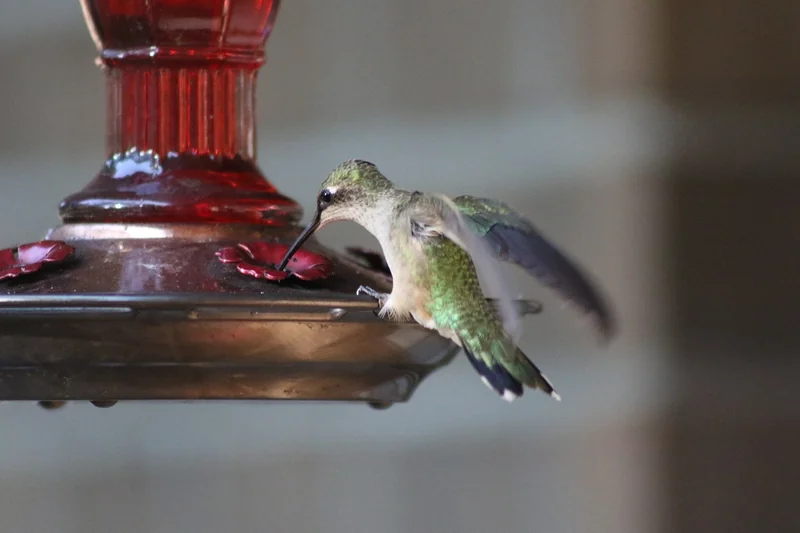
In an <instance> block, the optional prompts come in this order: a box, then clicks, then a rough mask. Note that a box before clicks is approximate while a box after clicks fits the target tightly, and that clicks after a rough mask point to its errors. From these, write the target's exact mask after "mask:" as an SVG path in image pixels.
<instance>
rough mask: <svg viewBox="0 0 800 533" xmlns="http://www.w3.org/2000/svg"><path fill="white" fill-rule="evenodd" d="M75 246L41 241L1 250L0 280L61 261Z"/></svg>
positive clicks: (28, 272) (35, 270)
mask: <svg viewBox="0 0 800 533" xmlns="http://www.w3.org/2000/svg"><path fill="white" fill-rule="evenodd" d="M74 251H75V248H73V247H72V246H70V245H69V244H66V243H63V242H61V241H39V242H31V243H28V244H23V245H20V246H18V247H17V248H6V249H4V250H0V281H2V280H4V279H10V278H16V277H17V276H22V275H23V274H32V273H34V272H38V271H39V269H41V268H42V265H44V264H45V263H60V262H61V261H64V260H65V259H67V258H68V257H69V256H71V255H72V252H74Z"/></svg>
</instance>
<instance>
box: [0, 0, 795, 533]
mask: <svg viewBox="0 0 800 533" xmlns="http://www.w3.org/2000/svg"><path fill="white" fill-rule="evenodd" d="M7 4H8V5H7V6H5V7H4V11H3V13H4V15H3V17H0V41H1V42H2V43H3V46H2V47H0V71H2V72H3V73H4V74H3V76H2V77H1V78H0V101H2V102H4V104H3V105H2V111H3V117H4V120H3V122H2V126H0V179H2V184H3V193H2V196H0V238H2V242H5V243H8V244H13V243H14V242H17V241H25V240H29V239H35V238H38V237H40V236H41V235H43V234H44V232H45V231H46V230H47V228H48V227H51V226H53V225H56V224H57V223H58V218H57V214H56V207H57V204H58V202H59V200H60V199H61V198H62V197H64V196H66V195H67V194H69V193H71V192H73V191H75V190H77V189H79V188H80V187H82V186H83V184H85V183H86V182H87V181H88V180H89V179H90V177H91V176H92V175H93V174H94V173H95V172H96V171H97V170H98V169H99V168H100V165H101V164H102V160H101V157H102V153H103V149H102V143H103V133H104V116H103V112H104V105H103V98H104V96H103V80H102V74H101V72H100V71H99V69H97V68H96V67H95V66H94V65H93V63H92V59H93V57H94V56H95V50H94V48H93V45H92V43H91V41H90V39H89V37H88V34H87V32H86V30H85V28H84V26H83V21H82V19H81V13H80V9H79V8H78V6H77V3H72V2H51V1H48V0H30V1H28V2H24V3H22V2H16V3H11V2H7ZM751 4H752V6H751ZM778 4H779V2H777V1H776V2H765V3H762V4H760V5H761V6H762V7H761V8H757V7H753V6H755V5H756V4H755V3H748V2H745V1H744V0H737V1H734V2H733V3H732V4H731V3H730V2H728V3H725V4H724V6H723V5H722V3H720V2H718V1H716V2H715V1H713V0H702V1H699V2H697V1H693V2H688V1H678V0H674V1H668V0H661V1H659V2H651V3H646V2H635V1H633V0H598V1H594V2H587V1H581V0H561V1H556V0H504V1H503V2H496V3H494V4H492V6H491V9H487V6H486V4H485V3H483V2H454V1H452V0H450V1H448V0H435V1H431V2H425V3H417V4H415V5H413V6H411V5H410V3H409V2H401V1H399V0H381V1H372V0H370V1H367V0H347V1H344V0H342V1H340V2H336V3H332V2H330V3H324V2H310V1H302V0H296V1H294V2H285V3H284V5H283V7H282V9H281V13H280V15H279V17H278V21H277V26H276V29H275V31H274V33H273V36H272V38H271V39H270V42H269V44H268V47H267V50H268V54H269V61H268V64H267V65H266V67H265V68H264V69H263V71H262V73H261V75H260V78H259V80H260V81H259V89H258V97H259V107H258V115H259V161H260V163H261V165H262V167H263V169H264V170H265V172H266V173H267V174H268V175H269V176H270V179H271V180H272V181H273V182H274V183H275V184H276V185H277V186H278V187H279V188H280V189H281V190H282V191H283V192H284V193H286V194H288V195H290V196H292V197H294V198H295V199H297V200H298V201H300V202H301V203H302V204H303V205H304V206H305V207H306V209H307V210H308V209H310V208H311V206H312V201H313V197H314V191H315V190H316V187H317V185H318V184H319V182H320V181H321V180H322V178H323V177H324V175H325V173H326V172H327V171H328V170H330V169H331V168H332V167H333V166H335V165H336V164H337V163H338V162H340V161H341V160H344V159H348V158H351V157H359V158H364V159H370V160H372V161H374V162H376V163H377V164H379V166H380V167H381V169H382V170H384V171H385V172H386V173H387V175H389V176H390V177H391V178H393V179H394V180H395V181H397V182H398V183H401V184H403V185H404V186H406V187H407V188H422V189H426V190H432V189H437V190H439V191H441V192H445V193H452V194H455V193H470V194H475V195H485V196H491V197H495V198H498V199H502V200H505V201H508V202H510V203H511V204H512V205H514V206H516V207H517V208H519V209H520V210H521V211H522V212H524V213H525V214H527V215H529V216H530V217H531V218H532V219H533V220H534V221H535V222H536V223H537V224H538V225H539V226H540V228H541V229H543V230H544V231H545V232H546V233H547V234H549V235H550V236H551V237H552V238H554V239H555V240H556V241H557V242H559V243H561V244H562V246H563V247H564V248H565V249H567V250H568V251H570V252H571V254H572V255H573V256H574V257H576V258H577V259H578V260H579V261H580V262H581V263H583V264H585V265H587V266H588V268H589V269H590V270H591V271H592V272H593V273H594V274H595V276H596V277H597V278H598V279H599V280H600V281H601V282H602V284H603V286H604V287H605V289H606V291H607V292H608V293H609V294H610V295H611V296H612V297H613V301H614V303H615V305H616V307H617V311H618V313H619V314H620V319H621V324H622V331H621V336H620V337H619V338H618V339H617V340H616V341H615V342H614V343H613V344H612V345H611V346H610V347H609V348H605V349H604V348H601V347H599V346H598V344H597V342H596V339H594V338H593V337H592V335H591V332H590V330H589V329H588V328H586V327H584V325H583V324H581V323H580V322H579V321H578V320H576V319H575V317H574V316H573V315H572V314H571V313H570V312H568V311H562V310H561V306H560V304H559V303H558V302H557V301H556V300H554V299H553V298H552V297H551V296H550V295H549V294H548V293H546V292H544V291H543V290H542V289H541V288H540V287H539V286H538V285H537V284H536V283H534V282H532V281H530V280H528V279H526V278H525V277H524V276H523V275H521V274H520V273H518V272H515V271H510V272H511V274H510V275H512V276H513V279H514V280H515V282H517V283H518V286H519V289H520V291H521V292H522V293H524V295H526V296H528V297H532V298H536V299H540V300H542V301H543V302H544V303H545V306H546V312H545V314H544V315H541V316H539V317H536V318H535V319H531V320H529V322H528V328H527V333H526V336H525V338H524V342H523V349H525V350H526V351H527V352H528V353H529V354H531V355H532V356H533V357H534V359H535V360H536V361H537V363H539V364H541V366H542V367H543V368H544V369H545V371H546V372H547V374H548V376H549V377H551V378H552V379H553V380H554V381H555V382H556V385H557V386H558V389H559V392H560V393H561V394H562V397H563V398H564V401H563V402H561V404H556V403H555V402H552V401H548V400H547V398H546V397H544V396H541V395H536V394H530V395H528V396H526V399H525V400H523V401H521V402H515V403H514V404H512V405H506V404H504V403H502V402H499V401H498V400H497V398H496V397H494V396H493V395H492V393H491V392H490V391H488V390H487V389H485V387H483V386H482V385H480V382H479V381H478V380H477V379H476V377H475V376H474V374H473V372H472V370H471V369H470V368H469V366H468V364H467V363H466V362H464V361H463V360H461V359H458V360H457V361H456V362H454V363H453V364H452V365H451V366H450V367H449V368H446V369H444V370H442V371H440V372H439V373H437V374H436V375H434V376H433V377H431V378H430V379H429V380H427V381H426V382H425V383H424V384H423V385H422V387H421V388H420V389H419V391H418V393H417V394H416V395H415V397H414V398H413V399H412V401H411V402H410V403H408V404H406V405H397V406H394V407H393V408H391V409H389V410H388V411H385V412H373V411H370V410H368V409H367V408H365V407H360V406H334V405H281V404H264V405H253V404H244V405H243V404H222V405H217V404H178V405H174V404H121V405H118V406H116V407H114V408H112V409H109V410H99V409H95V408H92V407H90V406H85V405H68V406H67V407H66V408H65V409H63V410H60V411H54V412H44V411H41V410H40V409H38V408H37V407H36V406H34V405H4V406H2V408H0V423H2V424H3V427H5V428H8V429H7V431H6V432H4V438H3V439H2V440H0V516H3V522H4V526H3V529H4V531H28V530H36V531H43V530H59V531H65V532H68V531H76V532H77V531H81V532H87V531H108V530H109V529H112V528H113V530H114V531H120V532H122V531H141V530H147V531H167V530H171V531H183V530H185V531H190V530H191V531H219V530H221V529H226V530H230V531H262V530H265V529H268V530H272V531H319V530H325V531H328V532H331V533H334V532H338V531H341V532H352V531H381V532H387V533H389V532H393V531H397V532H401V531H403V532H408V531H420V532H423V531H425V532H427V531H458V532H468V531H476V532H478V531H486V530H489V529H498V530H518V531H537V532H538V531H541V532H578V531H587V532H589V531H590V532H592V533H600V532H606V531H607V532H613V533H626V532H631V533H639V532H644V531H687V532H688V531H697V530H700V531H717V530H719V531H726V532H728V531H750V530H753V528H754V527H755V525H757V524H760V523H761V524H768V525H769V526H770V527H768V528H767V529H768V530H775V531H778V530H786V531H789V530H790V529H785V527H786V526H788V525H789V524H790V523H791V520H792V519H793V518H795V516H796V514H795V513H794V511H793V509H792V507H791V503H790V502H791V499H792V498H793V496H794V492H793V491H792V488H791V486H788V485H787V486H782V485H780V484H779V482H780V481H781V480H783V479H784V478H785V476H786V474H789V473H791V472H794V473H797V470H798V469H800V467H799V466H798V462H797V460H791V459H780V460H779V459H778V457H785V456H786V455H785V454H788V453H789V451H790V450H792V449H796V445H797V443H798V440H800V433H798V432H797V431H796V430H795V428H796V427H797V425H796V422H797V418H798V413H797V406H798V405H800V403H798V402H797V401H796V400H797V394H796V393H795V392H794V390H793V389H794V388H793V387H792V385H791V384H790V383H789V379H791V378H792V376H794V375H796V373H795V372H793V370H795V365H794V359H793V354H794V353H796V352H795V350H794V347H795V344H794V343H795V342H796V337H797V335H796V328H795V327H794V320H792V317H793V313H792V306H793V304H794V302H795V301H797V299H796V298H795V297H794V296H796V295H797V290H795V289H797V284H796V283H792V281H793V280H794V277H793V276H792V274H793V273H794V272H796V271H797V269H796V268H795V266H796V265H797V263H798V261H797V258H796V254H797V252H796V251H795V250H796V249H797V247H796V246H793V245H792V243H793V241H794V240H796V238H795V239H793V236H795V235H797V234H798V233H797V232H796V231H795V228H797V227H798V225H797V214H796V213H795V211H796V209H795V206H797V202H796V201H794V200H793V199H794V198H796V197H797V192H798V191H797V186H796V185H795V181H792V180H791V176H792V174H793V173H794V171H795V170H796V169H797V168H798V161H797V156H796V151H795V150H792V149H791V148H792V146H791V143H789V142H788V141H787V139H789V138H792V135H794V138H795V139H796V138H800V137H798V136H797V133H798V132H797V129H798V122H797V119H796V118H794V117H793V116H792V113H791V111H793V110H794V109H795V106H796V104H797V100H796V96H797V94H796V92H797V89H798V84H797V83H796V82H797V74H796V72H798V70H797V69H796V68H794V67H795V66H796V62H797V59H798V57H800V56H798V54H797V52H795V50H797V49H798V48H797V46H794V47H793V45H792V43H794V44H797V43H796V39H797V37H796V34H797V32H794V31H792V28H793V27H796V22H797V16H798V10H797V9H794V8H788V7H786V8H779V7H778ZM781 5H783V4H781ZM787 5H788V4H787ZM728 6H734V7H731V8H729V7H728ZM723 7H724V9H723ZM770 8H774V9H784V11H782V12H774V11H771V10H770ZM752 20H757V21H759V25H757V28H756V25H753V24H751V23H750V21H752ZM791 21H795V24H794V25H792V22H791ZM793 39H794V40H793ZM708 217H711V218H710V219H709V218H708ZM709 220H711V221H712V222H709ZM320 237H321V239H323V240H324V241H325V242H327V243H330V244H333V245H337V246H342V245H344V244H351V243H366V244H370V245H374V241H373V240H372V239H371V237H369V236H368V235H366V234H365V232H363V231H362V230H360V229H358V228H357V227H355V226H353V225H348V224H342V225H339V227H336V226H334V227H332V228H330V229H326V230H325V231H324V232H323V233H322V234H321V235H320ZM765 291H766V292H765ZM756 330H757V331H756ZM12 428H13V429H12ZM796 477H797V476H795V478H796ZM772 526H774V527H772Z"/></svg>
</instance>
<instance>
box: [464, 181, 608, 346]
mask: <svg viewBox="0 0 800 533" xmlns="http://www.w3.org/2000/svg"><path fill="white" fill-rule="evenodd" d="M453 203H455V205H456V206H457V207H458V209H459V211H460V212H461V214H462V219H463V220H464V223H465V224H466V225H467V226H468V227H469V228H470V230H471V231H472V232H473V233H474V234H475V235H477V236H478V237H479V238H480V240H481V241H483V243H484V244H485V245H486V247H488V248H489V249H490V250H491V252H492V255H493V256H494V257H495V258H496V259H499V260H501V261H508V262H510V263H514V264H516V265H518V266H520V267H522V268H524V269H525V270H526V271H527V272H528V274H530V275H531V276H533V277H535V278H536V279H538V280H539V281H540V282H541V283H543V284H544V285H546V286H547V287H550V288H551V289H554V290H555V291H556V292H557V293H558V294H559V295H560V296H561V297H562V298H564V299H566V300H567V301H569V302H572V303H573V304H575V305H576V306H577V307H578V308H579V309H580V310H581V311H583V312H584V313H588V314H590V315H591V316H592V318H593V319H594V321H595V322H596V325H597V327H598V329H599V330H600V332H601V333H602V334H603V336H604V337H605V338H606V339H608V338H610V337H611V336H612V335H613V333H614V323H613V322H614V320H613V317H612V314H611V311H610V310H609V307H608V305H607V303H606V302H605V301H604V299H603V297H602V296H601V295H600V293H599V291H598V290H597V288H596V287H594V286H593V284H592V283H591V282H590V281H589V279H588V278H587V276H586V275H584V274H583V273H582V272H581V270H580V269H579V268H578V266H577V265H576V264H575V263H574V262H573V261H572V260H570V259H569V258H568V257H566V256H565V255H564V254H563V253H562V252H561V251H560V250H559V249H558V248H556V247H555V246H554V245H553V244H552V243H551V242H550V241H548V240H547V239H546V238H545V237H544V236H543V235H542V234H540V233H539V231H538V230H537V229H536V228H535V227H534V226H533V224H531V223H530V222H529V221H528V220H527V219H525V218H524V217H523V216H522V215H520V214H519V213H517V212H516V211H514V210H513V209H511V208H510V207H509V206H507V205H505V204H503V203H502V202H498V201H495V200H489V199H485V198H474V197H472V196H459V197H458V198H455V199H454V200H453Z"/></svg>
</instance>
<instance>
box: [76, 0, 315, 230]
mask: <svg viewBox="0 0 800 533" xmlns="http://www.w3.org/2000/svg"><path fill="white" fill-rule="evenodd" d="M83 7H84V12H85V14H86V16H87V20H88V21H89V27H90V29H91V30H92V36H93V37H94V39H95V41H96V42H97V44H98V47H99V48H101V50H102V63H103V66H104V70H105V73H106V79H107V132H106V156H107V161H106V164H105V165H104V167H103V168H102V170H101V171H100V173H99V174H98V175H97V176H96V177H95V179H94V180H93V181H92V182H90V183H89V184H88V185H87V186H86V187H85V188H84V189H83V190H82V191H80V192H79V193H77V194H74V195H72V196H70V197H68V198H66V199H65V200H64V201H63V202H62V204H61V210H60V212H61V216H62V218H63V219H64V221H66V222H232V223H236V222H241V223H259V224H266V225H283V224H286V223H289V222H294V221H296V220H298V219H299V218H300V216H301V214H302V213H301V210H300V207H299V206H298V205H297V204H296V203H295V202H294V201H292V200H291V199H289V198H286V197H284V196H282V195H281V194H279V193H278V192H277V190H276V189H275V188H274V187H273V186H272V185H271V184H270V183H269V181H267V179H266V178H265V177H264V176H263V174H262V173H261V172H260V170H259V168H258V166H257V164H256V150H255V145H256V126H255V83H256V76H257V72H258V68H259V67H260V66H261V64H262V63H263V56H264V52H263V48H264V43H265V42H266V38H267V36H268V35H269V31H270V30H271V27H272V23H273V20H274V17H275V13H276V12H277V7H278V2H276V1H269V0H267V1H264V0H260V1H259V0H193V1H188V0H83Z"/></svg>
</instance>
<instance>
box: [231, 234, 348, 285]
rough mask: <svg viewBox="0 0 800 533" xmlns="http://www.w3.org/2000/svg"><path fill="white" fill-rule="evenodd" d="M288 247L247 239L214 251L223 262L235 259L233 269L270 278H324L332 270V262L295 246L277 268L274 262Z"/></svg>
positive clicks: (258, 276)
mask: <svg viewBox="0 0 800 533" xmlns="http://www.w3.org/2000/svg"><path fill="white" fill-rule="evenodd" d="M288 250H289V247H288V246H286V245H285V244H278V243H269V242H248V243H239V244H237V245H236V246H229V247H226V248H222V249H220V250H219V251H217V257H218V258H219V260H220V261H222V262H223V263H235V264H236V270H238V271H239V272H241V273H242V274H244V275H246V276H252V277H254V278H262V279H267V280H270V281H283V280H284V279H286V278H288V277H290V276H294V277H295V278H297V279H301V280H303V281H313V280H317V279H324V278H327V277H328V276H330V275H331V273H332V272H333V265H332V264H331V262H330V261H329V260H328V259H327V258H325V257H323V256H321V255H317V254H314V253H311V252H308V251H306V250H298V251H297V253H295V254H294V256H292V259H291V260H290V261H289V264H288V265H286V270H278V268H277V265H278V263H280V262H281V260H282V259H283V256H284V255H285V254H286V252H287V251H288Z"/></svg>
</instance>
